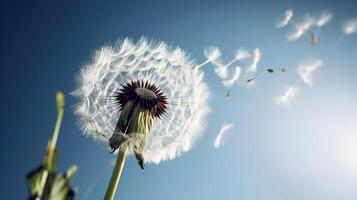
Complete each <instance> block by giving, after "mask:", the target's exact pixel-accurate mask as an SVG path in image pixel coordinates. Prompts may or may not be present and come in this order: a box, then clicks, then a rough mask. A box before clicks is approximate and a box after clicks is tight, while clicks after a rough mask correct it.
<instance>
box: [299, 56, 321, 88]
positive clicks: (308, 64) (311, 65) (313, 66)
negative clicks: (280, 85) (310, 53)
mask: <svg viewBox="0 0 357 200" xmlns="http://www.w3.org/2000/svg"><path fill="white" fill-rule="evenodd" d="M322 64H323V62H322V60H321V59H309V60H304V61H302V62H301V63H300V64H299V65H298V69H297V73H298V74H299V76H300V79H301V80H302V81H303V83H305V84H306V85H313V83H314V80H313V77H312V74H313V72H314V71H316V70H317V69H318V68H319V67H321V65H322Z"/></svg>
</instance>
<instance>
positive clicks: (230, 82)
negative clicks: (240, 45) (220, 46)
mask: <svg viewBox="0 0 357 200" xmlns="http://www.w3.org/2000/svg"><path fill="white" fill-rule="evenodd" d="M241 72H242V69H241V67H239V66H237V67H236V68H235V71H234V74H233V76H232V77H231V78H230V79H226V80H223V81H222V84H223V85H224V86H225V87H227V88H231V87H232V86H233V85H234V84H235V83H236V82H237V80H238V79H239V77H240V74H241Z"/></svg>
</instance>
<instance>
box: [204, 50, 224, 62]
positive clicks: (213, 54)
mask: <svg viewBox="0 0 357 200" xmlns="http://www.w3.org/2000/svg"><path fill="white" fill-rule="evenodd" d="M204 54H205V56H206V58H207V60H209V61H212V60H216V59H218V58H219V57H220V56H221V54H222V53H221V50H220V49H219V48H218V47H215V46H210V47H208V48H207V49H205V50H204Z"/></svg>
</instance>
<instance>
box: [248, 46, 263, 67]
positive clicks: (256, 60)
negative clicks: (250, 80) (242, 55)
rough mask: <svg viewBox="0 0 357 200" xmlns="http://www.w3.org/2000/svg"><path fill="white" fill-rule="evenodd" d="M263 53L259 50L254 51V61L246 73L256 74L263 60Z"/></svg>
mask: <svg viewBox="0 0 357 200" xmlns="http://www.w3.org/2000/svg"><path fill="white" fill-rule="evenodd" d="M261 56H262V55H261V53H260V49H259V48H255V49H254V50H253V61H252V63H251V64H250V65H249V66H248V67H247V69H246V72H250V73H255V72H256V71H257V66H258V63H259V61H260V59H261Z"/></svg>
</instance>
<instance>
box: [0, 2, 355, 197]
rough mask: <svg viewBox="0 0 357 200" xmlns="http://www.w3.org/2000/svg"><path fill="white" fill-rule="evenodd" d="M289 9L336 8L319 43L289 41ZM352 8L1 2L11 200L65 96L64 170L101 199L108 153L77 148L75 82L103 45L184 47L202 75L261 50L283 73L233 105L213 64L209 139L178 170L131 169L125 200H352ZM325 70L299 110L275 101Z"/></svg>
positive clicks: (0, 147)
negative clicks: (214, 54)
mask: <svg viewBox="0 0 357 200" xmlns="http://www.w3.org/2000/svg"><path fill="white" fill-rule="evenodd" d="M289 8H292V9H294V11H295V14H296V15H298V16H302V15H303V14H304V13H306V12H311V13H318V12H320V11H322V10H324V9H328V10H330V11H331V12H333V13H334V15H335V17H334V18H333V20H332V21H331V22H330V23H329V24H328V25H327V26H326V27H324V28H323V30H322V32H321V34H320V38H319V42H318V43H317V45H316V46H311V45H310V44H309V41H308V39H307V38H301V39H300V40H298V41H296V42H288V41H287V40H286V34H287V33H288V32H289V30H290V29H289V28H287V29H281V30H280V29H276V28H275V23H276V20H277V19H278V17H279V16H280V15H281V14H282V13H283V12H284V11H285V10H286V9H289ZM356 10H357V2H354V1H338V0H335V1H329V0H327V1H322V0H321V1H313V2H311V1H283V0H281V1H279V0H276V1H263V0H260V1H259V0H251V1H246V2H242V1H233V0H232V1H153V2H148V1H114V0H109V1H96V2H95V1H76V2H72V1H71V2H70V1H67V2H60V1H57V2H49V1H42V2H41V1H37V2H29V1H22V2H21V1H7V0H5V1H2V2H1V3H0V15H1V17H0V22H1V25H2V28H1V32H0V35H1V37H0V41H1V46H0V48H1V49H0V51H1V54H0V55H1V67H0V70H1V71H0V76H1V78H0V85H1V90H2V91H3V95H2V97H1V98H0V101H1V103H0V108H1V109H0V110H1V115H0V117H1V119H0V121H1V123H0V128H1V129H0V130H1V140H0V155H1V157H0V158H1V169H2V170H1V172H0V173H1V175H0V177H1V182H0V186H1V187H0V188H1V192H2V199H24V198H25V197H27V186H26V182H25V175H26V173H27V172H29V171H30V170H31V169H33V168H35V167H37V166H38V165H39V164H40V162H41V160H42V157H43V154H44V151H45V148H46V144H47V140H48V139H49V137H50V136H51V134H52V131H53V128H54V124H55V120H56V105H55V92H56V91H57V90H61V91H63V92H64V93H65V94H66V108H65V114H64V120H63V124H62V127H61V135H60V138H59V141H58V146H57V147H58V148H59V157H58V163H59V166H58V168H59V170H60V171H63V170H65V169H66V168H67V167H68V166H69V165H71V164H77V165H78V167H79V171H78V173H77V174H76V176H75V178H74V182H73V184H74V185H75V186H76V187H77V188H78V191H79V193H78V196H77V197H78V199H82V198H83V197H84V195H85V192H86V191H87V190H88V187H89V186H90V184H91V183H93V181H94V180H96V179H100V176H101V174H104V176H103V177H102V178H101V179H100V180H99V182H98V185H96V186H95V187H94V190H93V191H92V193H91V194H90V197H88V198H87V199H90V200H96V199H101V198H102V197H103V195H104V193H105V190H106V187H107V183H108V182H109V177H110V174H111V166H110V162H111V159H113V158H114V156H113V155H110V154H109V153H108V152H107V151H106V150H105V147H103V146H100V145H98V144H97V143H95V142H93V141H92V140H90V139H89V138H86V137H84V136H82V133H81V131H80V130H79V129H78V127H77V126H76V124H75V121H76V119H75V116H74V115H73V112H72V111H73V106H74V104H75V103H76V100H75V99H74V98H73V97H72V96H71V95H70V94H69V93H70V92H71V91H73V90H74V89H75V88H76V84H75V74H76V73H78V71H79V69H80V67H81V66H82V65H83V64H85V63H86V62H87V61H89V59H90V58H91V56H92V54H93V51H94V50H95V49H97V48H99V47H100V46H102V45H103V44H109V43H114V42H115V41H117V40H118V39H120V38H123V37H127V36H129V37H132V38H133V39H138V38H140V37H141V36H146V37H149V38H152V39H160V40H163V41H165V42H167V43H168V44H172V45H178V46H181V47H182V48H183V49H185V50H186V51H187V52H189V53H190V54H191V56H192V58H194V59H195V60H196V62H197V63H200V62H203V61H204V60H205V58H204V54H203V50H204V48H206V47H208V46H209V45H216V46H218V47H220V48H221V50H222V53H223V58H224V59H225V61H226V62H227V61H229V60H230V59H231V58H232V56H233V52H234V51H235V50H237V49H238V48H239V47H245V48H247V49H253V48H256V47H259V48H260V50H261V52H262V59H261V61H260V63H259V64H258V71H259V70H262V69H264V67H265V66H286V69H287V73H286V74H285V75H284V76H281V75H275V76H264V77H263V78H262V79H260V80H259V81H258V82H257V84H256V86H255V87H254V88H250V89H247V88H242V87H235V88H233V89H232V91H231V95H232V96H231V99H230V100H229V101H226V100H225V99H224V96H225V92H226V91H225V89H224V87H223V86H222V85H221V83H220V80H219V78H218V77H217V76H216V75H215V74H214V73H213V67H212V65H206V66H205V67H204V68H203V70H204V71H205V72H206V77H205V80H206V82H207V83H208V85H209V87H210V89H211V92H212V96H211V99H210V105H211V108H212V110H213V111H212V113H211V114H210V116H209V126H208V128H207V129H206V131H205V132H204V134H203V137H202V138H201V139H200V140H199V141H198V142H197V143H196V144H195V145H194V147H193V149H192V150H191V151H190V152H188V153H185V154H184V155H182V156H181V157H179V158H177V159H175V160H172V161H165V162H162V163H160V164H159V165H154V164H150V165H147V166H146V168H145V170H141V169H140V168H139V167H138V165H137V163H136V161H135V159H134V158H133V157H129V158H128V160H127V162H126V164H125V167H124V172H123V175H122V178H121V181H120V184H119V188H118V191H117V196H118V197H120V198H119V199H157V200H166V199H170V200H171V199H172V200H176V199H177V200H178V199H190V200H191V199H192V200H195V199H206V200H215V199H225V200H233V199H247V200H248V199H249V200H260V199H266V200H268V199H272V200H273V199H289V200H300V199H325V200H335V199H336V200H337V199H339V200H341V199H343V200H353V199H357V124H356V121H357V93H356V92H355V91H356V85H357V79H356V76H357V66H356V63H357V51H356V50H357V49H356V47H357V35H351V36H350V37H348V38H344V36H343V34H342V32H341V25H342V22H343V21H344V20H347V19H350V18H356V17H357V14H356ZM311 57H317V58H320V59H322V60H323V61H324V64H323V66H322V67H321V69H319V70H318V71H317V73H315V74H314V78H315V84H314V86H313V87H307V86H302V87H300V90H299V93H298V95H297V98H296V101H295V102H294V103H293V104H292V105H291V106H290V107H286V108H285V107H279V106H276V105H275V104H274V101H273V99H274V97H276V96H279V95H281V94H282V93H283V91H284V89H285V87H286V85H288V84H292V83H294V82H295V81H296V80H297V79H298V76H297V74H296V68H297V65H298V63H299V62H300V61H301V60H304V59H306V58H311ZM224 122H228V123H229V122H231V123H234V124H235V127H234V128H233V129H232V131H231V132H230V134H228V135H227V137H226V138H225V145H224V146H223V147H221V148H219V149H215V148H213V146H212V141H213V140H214V138H215V136H216V134H217V133H218V132H219V129H220V127H221V126H222V124H223V123H224Z"/></svg>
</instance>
